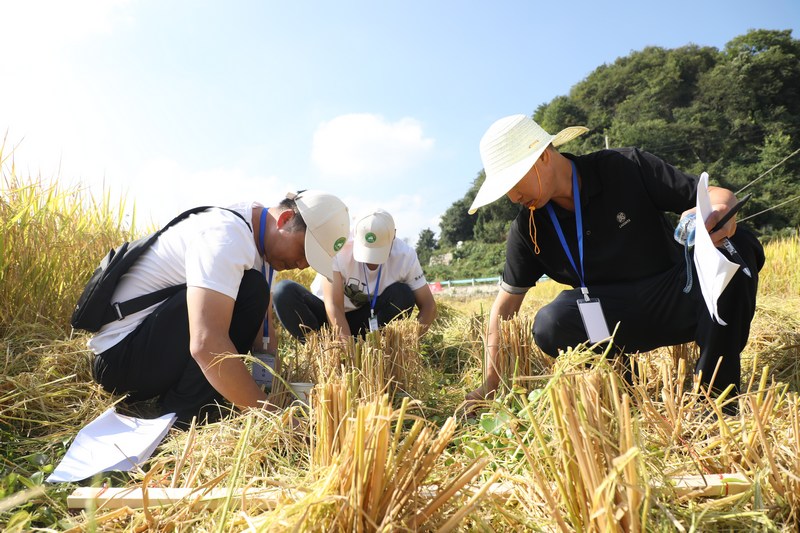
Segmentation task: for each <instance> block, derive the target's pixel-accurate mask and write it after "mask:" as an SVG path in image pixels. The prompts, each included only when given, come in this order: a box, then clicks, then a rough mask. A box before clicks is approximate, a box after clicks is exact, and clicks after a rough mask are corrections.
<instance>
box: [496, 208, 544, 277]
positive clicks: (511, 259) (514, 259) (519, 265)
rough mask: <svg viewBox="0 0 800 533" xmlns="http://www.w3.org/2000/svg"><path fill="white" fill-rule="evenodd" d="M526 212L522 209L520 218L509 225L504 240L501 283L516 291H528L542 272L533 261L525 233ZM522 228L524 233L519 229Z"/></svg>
mask: <svg viewBox="0 0 800 533" xmlns="http://www.w3.org/2000/svg"><path fill="white" fill-rule="evenodd" d="M523 219H524V221H525V223H524V224H523V222H522V220H523ZM527 220H528V210H527V209H523V210H522V211H521V212H520V216H518V217H517V218H516V219H514V222H512V223H511V229H509V230H508V238H507V239H506V264H505V266H504V267H503V283H504V284H505V285H508V286H510V287H514V288H518V289H529V288H531V287H533V286H534V285H536V281H537V280H538V279H539V278H541V277H542V274H544V270H543V269H542V266H541V265H540V264H539V262H538V261H536V259H535V254H534V251H533V243H531V239H530V236H529V235H528V233H527V229H528V226H527ZM521 226H524V229H525V231H522V230H521V229H520V227H521Z"/></svg>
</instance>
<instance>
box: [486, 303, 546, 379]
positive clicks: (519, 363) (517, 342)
mask: <svg viewBox="0 0 800 533" xmlns="http://www.w3.org/2000/svg"><path fill="white" fill-rule="evenodd" d="M498 345H499V346H498V358H497V361H496V364H497V366H498V370H499V373H500V375H501V376H508V377H509V381H505V382H503V383H502V384H501V387H502V388H503V389H505V390H507V391H510V390H513V389H514V387H515V386H517V385H521V384H522V383H524V382H525V381H526V379H528V378H530V377H536V376H542V375H546V374H549V373H550V372H551V371H552V369H553V364H554V362H555V360H554V359H553V358H552V357H549V356H547V355H546V354H544V353H543V352H542V351H541V350H540V349H539V348H538V346H536V343H535V342H534V340H533V318H532V317H530V316H529V315H520V314H517V315H514V316H513V317H511V318H510V319H508V320H500V338H499V341H498ZM525 388H527V387H525Z"/></svg>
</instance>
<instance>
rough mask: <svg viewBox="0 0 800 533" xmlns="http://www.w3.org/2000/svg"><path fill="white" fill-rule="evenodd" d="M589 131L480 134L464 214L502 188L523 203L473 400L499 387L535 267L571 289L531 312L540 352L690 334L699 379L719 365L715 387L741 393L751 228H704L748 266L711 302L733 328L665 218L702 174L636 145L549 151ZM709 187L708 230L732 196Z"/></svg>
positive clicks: (509, 129)
mask: <svg viewBox="0 0 800 533" xmlns="http://www.w3.org/2000/svg"><path fill="white" fill-rule="evenodd" d="M586 131H587V129H586V128H583V127H572V128H566V129H565V130H563V131H561V132H559V133H558V134H557V135H550V134H549V133H547V132H546V131H545V130H544V129H542V128H541V127H540V126H539V125H538V124H537V123H536V122H535V121H534V120H533V119H531V118H530V117H528V116H526V115H512V116H509V117H505V118H502V119H500V120H498V121H496V122H495V123H494V124H492V126H491V127H490V128H489V129H488V130H487V132H486V133H485V134H484V136H483V138H482V139H481V143H480V151H481V158H482V160H483V164H484V170H485V172H486V180H485V182H484V183H483V185H482V186H481V188H480V190H479V191H478V194H477V196H476V197H475V201H474V202H473V204H472V206H471V207H470V213H474V212H475V210H477V209H478V208H480V207H481V206H484V205H486V204H488V203H491V202H493V201H495V200H497V199H498V198H500V197H502V196H503V195H506V196H508V198H509V199H511V201H512V202H515V203H518V204H520V205H522V206H524V207H525V209H522V210H520V214H519V215H518V216H517V218H516V220H514V222H513V223H512V225H511V229H510V231H509V235H508V240H507V243H506V263H505V267H504V270H503V277H502V281H501V283H500V291H499V292H498V295H497V298H496V299H495V302H494V304H493V306H492V310H491V312H490V316H489V326H488V335H487V346H486V359H487V361H486V363H487V365H486V366H487V376H486V381H485V382H484V384H483V385H482V386H481V387H479V388H478V389H476V390H475V391H473V392H471V393H470V394H469V395H467V398H468V400H477V399H483V398H485V397H488V396H490V395H491V394H493V392H494V391H495V390H496V388H497V387H498V385H499V383H500V380H501V378H502V377H503V376H501V375H500V372H499V371H498V368H497V365H496V362H497V360H498V358H497V355H498V347H497V343H498V331H499V321H500V319H507V318H510V317H511V316H512V315H514V314H515V313H517V312H518V311H519V309H520V307H521V305H522V301H523V299H524V297H525V293H526V292H527V291H528V289H529V288H530V287H533V286H534V285H535V284H536V282H537V280H538V279H539V278H540V277H541V276H542V275H547V276H548V277H549V278H551V279H554V280H556V281H558V282H560V283H563V284H566V285H570V286H571V287H573V289H570V290H565V291H563V292H562V293H561V294H560V295H559V296H558V297H557V298H556V299H555V300H554V301H553V302H551V303H550V304H548V305H546V306H544V307H542V308H541V309H540V310H539V311H538V312H537V314H536V317H535V319H534V325H533V334H534V339H535V341H536V344H537V345H538V346H539V347H540V348H541V349H542V351H544V352H545V353H547V354H549V355H551V356H554V357H555V356H557V355H558V353H559V351H560V350H565V349H567V348H568V347H570V346H572V347H574V346H577V345H578V344H580V343H583V342H586V341H587V340H591V341H592V342H595V341H601V340H606V341H607V340H608V337H609V333H608V332H610V331H614V327H615V326H616V325H617V324H619V329H618V330H617V332H616V334H615V336H614V339H613V342H614V345H615V347H616V350H614V352H619V351H622V350H624V351H626V352H628V353H635V352H637V351H648V350H652V349H654V348H657V347H660V346H669V345H675V344H682V343H685V342H691V341H696V342H697V344H698V345H699V346H700V359H699V361H698V363H697V368H696V371H697V372H702V380H703V381H704V382H705V383H706V384H708V383H710V380H711V378H712V375H714V374H715V372H716V376H715V378H714V382H713V389H714V390H716V391H721V390H724V389H725V388H726V387H728V386H729V385H732V386H733V388H734V391H736V390H737V389H738V387H739V380H740V362H739V355H740V352H741V350H742V349H743V348H744V346H745V344H746V343H747V337H748V334H749V327H750V321H751V320H752V317H753V314H754V312H755V301H756V290H757V286H758V271H759V269H760V268H761V266H762V265H763V262H764V253H763V249H762V247H761V245H760V243H759V242H758V240H757V239H756V238H755V237H754V236H753V234H752V233H750V232H748V231H747V230H741V229H740V231H736V229H737V228H736V221H735V218H731V219H730V220H729V221H728V222H727V223H725V224H724V225H723V226H722V227H721V228H720V229H718V230H717V231H714V232H713V233H711V239H712V242H713V244H714V245H715V246H720V245H721V244H723V240H724V239H726V238H727V239H729V241H730V243H732V245H733V246H734V247H735V248H736V249H737V250H738V253H739V254H740V256H741V257H740V258H739V259H740V260H741V261H742V263H741V264H742V265H743V266H742V268H741V269H740V270H739V271H738V272H736V274H735V275H734V276H733V278H732V279H731V281H730V283H729V285H728V287H727V289H726V290H725V292H723V294H722V296H721V297H720V299H719V302H718V309H719V316H720V317H721V318H723V319H724V320H725V321H727V323H728V325H727V326H724V325H722V324H721V323H717V322H716V321H714V320H713V319H712V317H711V315H710V313H709V312H708V311H707V309H706V306H705V303H704V300H703V296H702V294H701V292H700V288H699V286H698V285H699V284H698V283H696V282H695V283H692V282H691V280H692V279H694V280H696V279H697V273H696V271H695V269H694V267H693V266H689V267H688V269H687V263H691V261H686V260H685V257H684V248H683V246H682V245H681V244H679V243H678V242H676V240H675V238H674V235H673V234H674V231H673V228H672V226H671V224H670V223H669V221H668V219H667V218H666V216H665V213H668V212H672V213H676V214H682V215H686V214H689V213H693V212H694V208H695V205H696V196H697V187H698V178H697V177H696V176H692V175H689V174H686V173H683V172H681V171H680V170H678V169H676V168H674V167H672V166H670V165H669V164H667V163H665V162H664V161H662V160H661V159H659V158H657V157H656V156H654V155H652V154H649V153H646V152H643V151H640V150H637V149H633V148H624V149H615V150H602V151H599V152H595V153H591V154H588V155H583V156H573V155H571V154H562V153H560V152H559V151H558V150H556V149H555V147H557V146H559V145H561V144H564V143H566V142H568V141H570V140H572V139H574V138H575V137H577V136H579V135H581V134H583V133H585V132H586ZM708 190H709V196H710V200H711V207H712V209H713V212H712V213H711V215H710V216H709V217H708V218H707V219H706V221H705V225H706V227H707V228H709V229H711V228H713V226H714V225H715V224H716V223H717V221H719V220H720V218H721V217H722V216H723V215H724V214H725V213H726V212H727V211H728V210H729V209H731V207H732V206H733V205H734V204H736V198H735V196H734V195H733V193H732V192H731V191H729V190H727V189H723V188H721V187H709V188H708ZM734 233H735V234H734ZM723 253H726V254H727V255H730V254H728V253H727V252H723ZM687 257H688V256H687ZM720 359H721V362H720ZM718 362H719V367H718V368H717V365H718Z"/></svg>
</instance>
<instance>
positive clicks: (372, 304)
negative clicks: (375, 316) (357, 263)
mask: <svg viewBox="0 0 800 533" xmlns="http://www.w3.org/2000/svg"><path fill="white" fill-rule="evenodd" d="M361 268H362V269H363V270H364V284H365V285H366V286H367V298H370V303H369V309H370V311H375V302H377V301H378V286H379V285H380V283H381V270H383V265H381V266H379V267H378V279H377V280H375V290H374V291H372V296H371V297H370V295H369V274H367V265H365V264H364V263H361Z"/></svg>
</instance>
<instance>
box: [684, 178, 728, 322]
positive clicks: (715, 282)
mask: <svg viewBox="0 0 800 533" xmlns="http://www.w3.org/2000/svg"><path fill="white" fill-rule="evenodd" d="M710 215H711V199H710V198H709V196H708V173H706V172H703V173H702V174H701V175H700V182H699V183H698V184H697V220H698V221H700V220H706V219H708V217H709V216H710ZM694 265H695V267H696V268H697V278H698V280H697V281H698V283H700V290H701V292H702V293H703V299H704V300H705V302H706V307H707V308H708V312H709V314H710V315H711V318H713V319H714V321H715V322H717V323H718V324H721V325H723V326H727V325H728V324H727V323H726V322H725V321H724V320H723V319H722V317H720V316H719V313H718V311H717V300H718V299H719V297H720V295H721V294H722V291H724V290H725V287H727V286H728V282H729V281H730V280H731V278H732V277H733V275H734V274H735V273H736V271H737V270H738V269H739V265H737V264H736V263H732V262H731V261H728V259H727V258H726V257H725V256H724V255H722V253H721V252H720V251H719V250H717V248H716V247H715V246H714V244H713V242H711V235H709V234H708V230H707V229H706V226H705V224H700V223H698V224H697V226H696V227H695V240H694Z"/></svg>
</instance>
